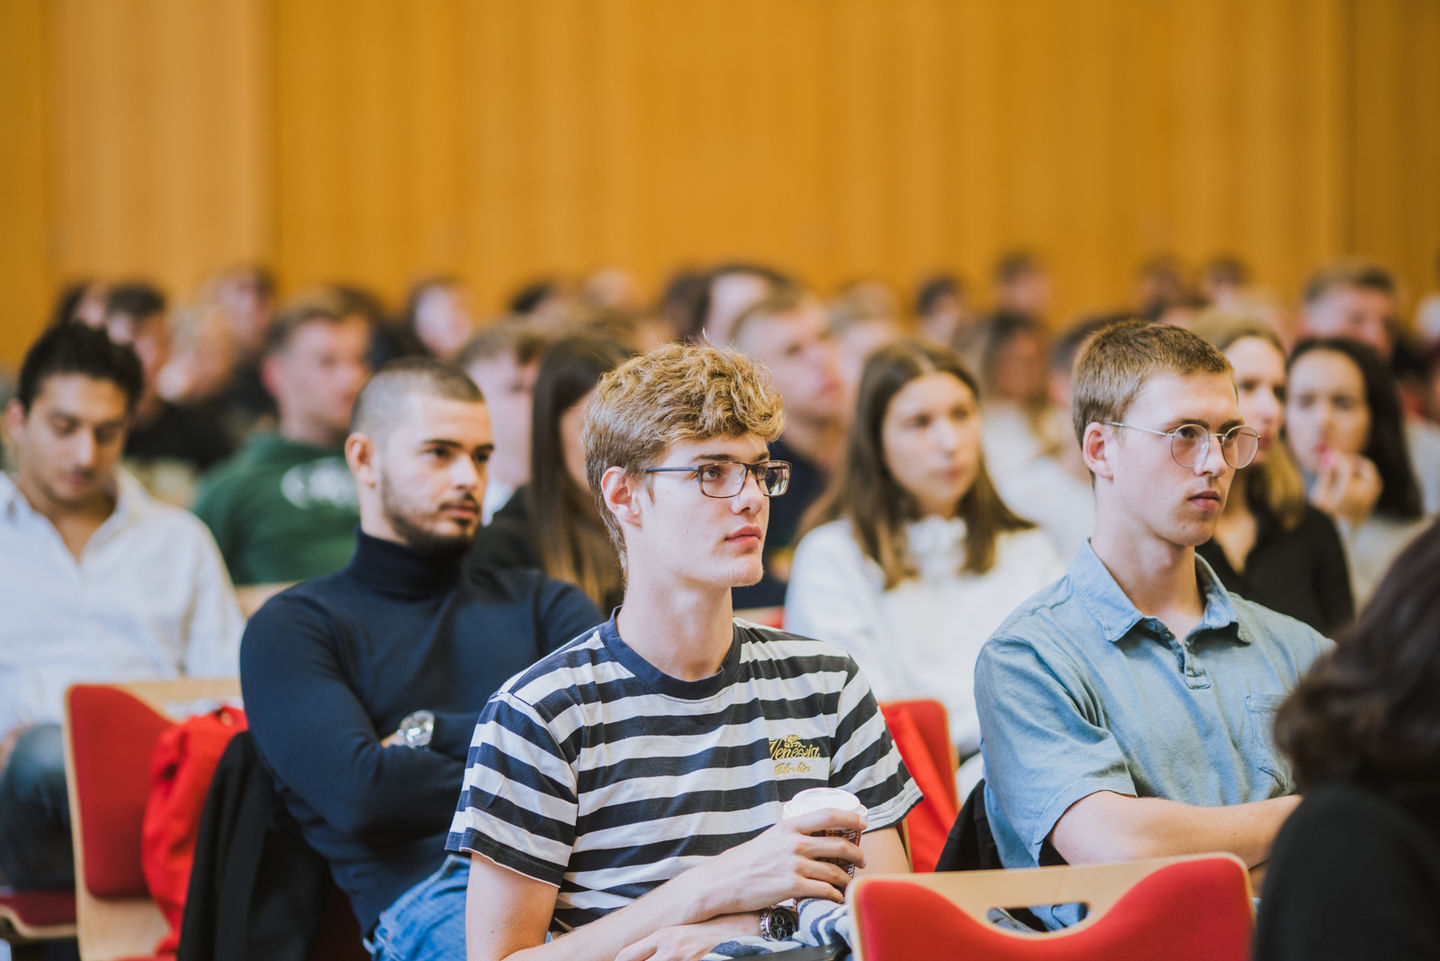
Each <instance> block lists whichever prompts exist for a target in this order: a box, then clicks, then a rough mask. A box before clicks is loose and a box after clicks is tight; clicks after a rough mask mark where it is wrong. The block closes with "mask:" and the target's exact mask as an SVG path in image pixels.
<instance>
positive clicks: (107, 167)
mask: <svg viewBox="0 0 1440 961" xmlns="http://www.w3.org/2000/svg"><path fill="white" fill-rule="evenodd" d="M45 9H46V14H47V17H48V20H49V23H48V29H47V44H46V48H45V54H46V57H47V60H48V69H47V78H48V84H49V88H48V89H49V96H50V102H51V103H52V104H53V108H52V114H51V116H52V118H53V122H52V123H51V124H50V127H49V138H48V139H49V145H50V158H51V161H50V167H49V172H50V176H51V177H52V182H53V197H54V207H53V212H52V213H53V221H52V232H53V235H54V241H55V247H54V250H53V265H54V271H53V272H54V273H55V274H57V275H59V276H62V277H63V276H75V275H90V274H99V275H103V276H110V277H114V276H126V275H136V274H138V275H143V276H149V277H153V278H155V279H156V280H157V281H159V282H161V283H164V284H166V285H167V286H169V287H171V288H172V289H178V290H189V289H191V288H192V287H193V286H194V285H195V284H196V283H197V282H198V281H199V280H200V279H201V278H202V276H203V275H204V274H205V273H206V272H207V271H209V270H211V269H213V268H214V267H216V266H217V265H220V264H224V263H227V262H230V261H233V260H237V259H244V258H256V257H262V256H265V255H267V254H268V253H269V250H270V238H269V231H270V228H269V223H268V218H267V216H266V212H267V211H268V209H269V208H268V203H267V195H268V193H269V188H268V185H267V171H268V154H269V150H268V146H267V145H268V125H269V117H268V109H267V108H268V104H267V102H266V94H267V90H268V83H267V72H268V71H267V69H266V64H265V58H264V49H265V45H266V41H267V37H266V29H265V23H264V17H265V5H264V4H262V3H259V2H255V0H213V2H207V3H204V4H196V3H190V2H188V0H50V2H48V3H47V4H46V5H45Z"/></svg>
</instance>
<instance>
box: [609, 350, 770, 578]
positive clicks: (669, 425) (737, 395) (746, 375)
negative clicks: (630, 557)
mask: <svg viewBox="0 0 1440 961" xmlns="http://www.w3.org/2000/svg"><path fill="white" fill-rule="evenodd" d="M783 426H784V420H783V416H782V414H781V407H780V395H779V393H777V392H776V390H775V388H774V386H773V385H772V384H771V383H770V374H769V372H768V371H767V370H766V369H765V368H764V367H762V366H761V365H759V364H757V363H755V362H754V361H752V360H750V359H749V358H748V357H746V356H745V355H744V354H742V353H740V352H739V351H738V350H735V349H734V348H731V347H710V346H705V345H687V344H666V345H664V346H661V347H657V348H655V349H654V350H652V351H650V352H649V353H646V354H641V355H640V356H639V357H632V358H631V359H630V360H628V361H626V362H625V363H623V364H621V365H620V366H619V367H617V368H615V369H614V370H612V371H610V372H609V373H607V374H606V375H605V376H604V377H602V378H601V379H600V383H599V384H598V385H596V388H595V396H594V398H593V399H592V400H591V401H590V406H589V409H588V410H587V412H586V414H585V428H584V431H583V434H582V436H583V440H584V444H585V478H586V480H587V481H589V483H590V491H591V493H592V494H593V495H594V497H595V504H596V507H597V509H598V510H599V512H600V517H601V519H602V520H604V522H605V529H606V530H607V531H608V532H609V534H610V539H611V541H613V542H614V544H615V549H616V551H617V552H618V553H619V554H620V558H621V562H622V563H623V562H624V557H625V538H624V534H623V533H622V532H621V530H620V525H619V524H618V523H617V522H616V520H615V518H614V517H613V516H612V515H611V513H610V511H609V509H608V508H607V507H606V506H605V499H604V494H603V492H602V490H601V487H600V480H601V478H603V477H604V476H605V472H606V471H607V470H609V469H610V468H611V467H619V468H621V469H622V470H624V471H625V473H627V474H629V475H631V476H632V477H643V476H644V471H645V468H647V467H653V466H655V464H656V463H658V462H659V460H660V458H661V457H663V456H664V455H665V452H666V451H667V450H668V449H669V448H670V447H671V446H672V445H674V444H677V443H681V442H684V441H691V440H705V439H707V438H711V437H738V436H740V435H742V434H754V435H755V436H756V437H759V438H760V439H761V440H763V441H765V442H766V443H767V444H768V443H769V442H770V441H773V440H775V439H776V438H777V437H779V436H780V431H781V430H782V429H783Z"/></svg>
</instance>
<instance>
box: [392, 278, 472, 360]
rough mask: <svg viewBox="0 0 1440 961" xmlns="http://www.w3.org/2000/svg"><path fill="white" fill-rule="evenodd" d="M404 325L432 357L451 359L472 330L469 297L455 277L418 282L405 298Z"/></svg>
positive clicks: (458, 351)
mask: <svg viewBox="0 0 1440 961" xmlns="http://www.w3.org/2000/svg"><path fill="white" fill-rule="evenodd" d="M405 326H406V327H407V328H408V329H409V332H410V334H411V336H413V337H414V339H415V340H416V341H417V342H418V343H419V345H420V346H421V347H422V348H424V350H425V352H426V353H427V354H429V355H430V356H431V357H434V358H435V359H436V360H440V361H446V362H449V361H452V360H454V359H455V357H456V355H458V354H459V353H460V348H462V347H464V346H465V344H466V342H467V341H469V339H470V337H471V335H472V334H474V333H475V321H474V319H473V317H472V314H471V310H470V298H469V297H468V296H467V295H466V293H465V290H464V288H462V287H461V286H460V282H459V281H458V280H456V279H455V278H454V277H432V278H430V279H428V280H424V281H421V282H420V283H418V284H416V285H415V286H414V287H412V288H411V289H410V296H409V297H408V298H407V300H406V304H405Z"/></svg>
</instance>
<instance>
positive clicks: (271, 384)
mask: <svg viewBox="0 0 1440 961" xmlns="http://www.w3.org/2000/svg"><path fill="white" fill-rule="evenodd" d="M280 364H281V360H280V355H279V354H278V353H276V352H274V351H271V352H270V353H268V354H266V355H265V356H264V357H262V358H260V383H261V384H263V385H264V386H265V391H266V393H268V394H269V395H270V396H271V397H272V398H273V399H274V400H275V403H277V404H278V403H280V400H281V398H280V395H281V393H283V391H284V388H283V386H282V385H283V383H284V378H283V377H281V376H280Z"/></svg>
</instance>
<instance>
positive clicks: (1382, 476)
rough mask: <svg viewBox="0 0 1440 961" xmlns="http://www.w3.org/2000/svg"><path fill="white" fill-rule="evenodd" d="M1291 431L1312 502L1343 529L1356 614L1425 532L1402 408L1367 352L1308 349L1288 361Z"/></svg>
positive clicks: (1302, 346)
mask: <svg viewBox="0 0 1440 961" xmlns="http://www.w3.org/2000/svg"><path fill="white" fill-rule="evenodd" d="M1288 374H1289V381H1290V384H1289V392H1290V402H1289V404H1288V405H1287V407H1286V410H1285V431H1286V435H1287V436H1288V437H1289V440H1290V446H1291V448H1292V449H1293V450H1294V452H1295V457H1296V459H1297V460H1298V461H1299V462H1300V467H1301V469H1302V470H1303V471H1304V474H1305V483H1306V485H1307V487H1308V488H1309V492H1310V501H1311V503H1313V504H1314V505H1315V506H1316V507H1318V508H1320V509H1321V510H1323V511H1324V512H1325V513H1327V514H1329V515H1330V517H1331V518H1332V519H1333V520H1334V521H1335V523H1336V525H1337V526H1338V527H1339V528H1340V534H1341V538H1342V540H1343V541H1344V543H1345V548H1346V556H1347V558H1348V559H1349V563H1350V583H1351V586H1352V590H1353V592H1354V595H1355V604H1356V606H1357V607H1358V606H1363V605H1364V604H1365V602H1366V601H1367V600H1369V598H1370V595H1371V594H1372V593H1373V592H1374V590H1375V585H1376V584H1378V583H1379V581H1380V577H1381V575H1382V574H1383V573H1384V572H1385V568H1387V567H1389V566H1390V561H1391V560H1392V559H1393V558H1394V557H1395V555H1396V554H1398V553H1399V552H1400V551H1401V549H1403V548H1404V546H1405V545H1406V544H1407V543H1409V541H1410V540H1411V539H1412V538H1413V537H1414V536H1415V535H1416V534H1417V533H1419V531H1420V528H1421V527H1423V526H1424V521H1423V520H1422V515H1423V513H1424V512H1423V510H1422V505H1421V501H1420V489H1419V486H1418V485H1417V484H1416V482H1415V474H1414V472H1413V469H1412V467H1411V465H1410V458H1409V456H1408V455H1407V453H1406V450H1405V428H1404V425H1403V423H1402V422H1401V415H1400V399H1399V396H1398V395H1397V394H1396V391H1395V384H1394V381H1393V380H1392V379H1391V377H1390V374H1389V372H1388V371H1387V370H1386V369H1385V365H1384V364H1383V363H1382V362H1381V360H1380V357H1379V355H1378V354H1376V353H1375V351H1374V350H1373V349H1371V347H1370V346H1369V345H1368V344H1363V343H1361V342H1360V341H1358V340H1352V339H1350V338H1348V337H1326V338H1312V339H1310V340H1305V341H1301V342H1300V343H1299V344H1298V345H1296V347H1295V352H1294V353H1293V354H1291V355H1290V366H1289V371H1288Z"/></svg>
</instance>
